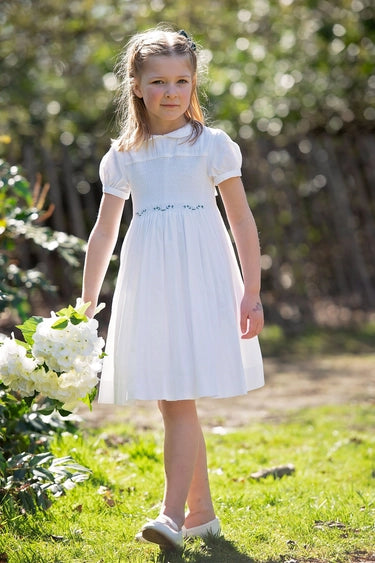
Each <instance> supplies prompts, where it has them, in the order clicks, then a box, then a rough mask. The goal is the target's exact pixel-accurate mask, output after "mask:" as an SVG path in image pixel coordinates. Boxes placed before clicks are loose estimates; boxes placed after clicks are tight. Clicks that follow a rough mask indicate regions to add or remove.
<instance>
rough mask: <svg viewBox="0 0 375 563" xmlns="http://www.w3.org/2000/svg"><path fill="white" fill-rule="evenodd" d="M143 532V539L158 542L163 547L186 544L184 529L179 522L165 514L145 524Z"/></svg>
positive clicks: (176, 546) (175, 546)
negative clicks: (178, 525)
mask: <svg viewBox="0 0 375 563" xmlns="http://www.w3.org/2000/svg"><path fill="white" fill-rule="evenodd" d="M141 534H142V538H143V540H145V541H146V542H150V543H156V544H158V545H160V547H161V548H162V549H176V548H181V547H182V546H183V544H184V538H183V535H182V531H181V530H179V529H178V527H177V524H176V523H175V522H173V520H172V518H169V516H166V515H165V514H161V515H160V516H158V517H157V518H156V519H155V520H151V521H150V522H147V524H145V525H144V526H143V528H142V532H141ZM137 535H138V534H137ZM136 537H137V536H136Z"/></svg>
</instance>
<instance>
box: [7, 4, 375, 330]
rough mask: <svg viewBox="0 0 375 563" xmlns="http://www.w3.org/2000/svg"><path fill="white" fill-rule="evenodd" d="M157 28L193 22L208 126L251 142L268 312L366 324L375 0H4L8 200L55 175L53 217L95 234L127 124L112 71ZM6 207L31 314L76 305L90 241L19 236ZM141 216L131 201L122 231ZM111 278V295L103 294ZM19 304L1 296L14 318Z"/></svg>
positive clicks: (373, 300)
mask: <svg viewBox="0 0 375 563" xmlns="http://www.w3.org/2000/svg"><path fill="white" fill-rule="evenodd" d="M160 22H166V23H170V24H172V25H173V26H175V28H176V29H180V28H184V29H185V30H187V31H188V32H189V33H190V34H192V36H193V38H194V41H196V42H197V43H199V44H200V45H201V46H202V49H203V50H202V60H203V61H204V63H205V64H206V65H208V72H207V73H205V76H203V77H202V103H203V104H204V106H205V107H206V109H207V114H208V116H209V119H208V123H209V124H210V125H213V126H218V127H221V128H223V129H225V130H226V131H227V132H228V133H229V134H230V135H231V136H232V137H233V138H234V139H235V140H236V141H237V142H238V143H239V144H240V145H241V149H242V152H243V157H244V164H243V176H244V181H245V186H246V189H247V192H248V198H249V203H250V205H251V207H252V210H253V212H254V215H255V218H256V221H257V224H258V227H259V231H260V238H261V244H262V255H263V256H262V268H263V300H264V305H265V309H266V317H267V321H268V322H269V323H271V324H275V325H279V326H283V327H286V329H287V330H289V331H291V332H293V331H294V332H296V331H298V330H300V328H301V326H306V325H316V326H327V325H328V326H335V325H339V326H349V325H351V324H353V323H354V324H355V323H357V324H358V323H364V322H367V321H371V319H373V318H374V311H375V283H374V282H375V164H374V156H373V155H374V154H375V139H374V131H375V68H374V62H375V8H374V4H373V2H372V0H337V1H335V2H328V1H325V0H222V1H219V0H200V1H199V2H186V0H151V1H150V2H144V1H143V0H139V1H134V2H131V1H127V0H95V1H93V0H72V1H71V2H69V3H66V4H62V3H61V2H60V1H59V0H33V1H32V0H2V2H1V4H0V34H1V36H0V158H2V159H4V160H5V161H7V162H9V163H10V165H13V169H12V172H9V168H8V169H7V170H8V172H7V173H5V172H4V174H2V183H1V184H0V185H1V189H2V191H3V193H4V191H5V187H4V186H6V187H7V190H8V191H7V194H8V195H7V197H8V199H9V197H11V195H10V193H11V188H12V182H13V185H14V183H17V182H21V180H20V178H19V175H22V176H25V177H26V178H27V179H28V181H29V182H30V185H31V188H32V187H33V185H34V183H35V181H36V180H37V178H38V173H40V174H41V179H40V180H39V181H40V182H41V185H42V186H43V185H44V184H46V183H49V184H50V190H49V192H48V194H47V199H46V203H45V205H44V208H45V209H46V208H48V205H50V204H53V206H54V211H53V213H52V214H50V216H48V215H49V214H48V213H47V214H46V215H45V216H44V224H45V225H46V226H48V227H49V228H51V229H52V230H54V231H59V232H64V233H67V234H69V235H74V236H75V237H78V238H79V239H84V240H86V239H87V237H88V234H89V232H90V229H91V228H92V226H93V223H94V221H95V217H96V212H97V208H98V203H99V200H100V196H101V186H100V183H99V178H98V165H99V161H100V158H101V157H102V155H103V154H104V152H106V150H107V149H108V147H109V145H110V139H111V137H112V138H113V137H115V136H116V134H117V132H118V131H117V127H116V121H115V115H114V109H115V103H114V100H115V96H116V90H117V87H118V84H117V80H116V76H115V75H114V73H113V69H114V65H115V63H116V60H117V58H118V55H119V53H120V52H121V50H122V48H123V46H124V45H125V43H126V42H127V40H128V39H129V38H130V36H131V35H132V34H133V33H135V32H137V31H140V30H144V29H147V28H149V27H153V26H155V25H156V24H158V23H160ZM15 167H16V168H15ZM5 177H6V179H5V180H4V178H5ZM12 178H13V180H12ZM9 180H12V182H11V184H10V185H9ZM0 193H1V192H0ZM17 197H18V196H17ZM16 199H17V198H16ZM35 201H36V200H35V198H34V205H35ZM4 202H5V200H4V198H3V199H1V198H0V223H1V221H2V225H3V226H2V227H1V224H0V232H1V234H0V245H1V247H2V252H3V262H2V265H0V267H1V269H2V278H3V280H4V279H5V278H7V279H8V285H10V286H11V285H12V284H13V286H14V287H15V288H16V287H19V286H20V285H21V283H22V280H21V281H20V279H18V281H17V279H16V278H15V276H14V275H13V278H12V277H11V276H10V277H9V272H10V273H11V272H12V271H13V273H14V271H15V269H17V268H20V267H22V268H23V270H24V271H25V272H30V271H34V272H35V271H38V272H40V273H41V275H44V276H45V277H46V279H47V282H46V283H45V284H44V289H42V290H40V289H37V287H36V286H37V284H34V286H33V287H31V288H30V292H29V293H28V297H27V299H28V300H29V301H30V299H31V302H32V303H34V304H33V311H32V312H34V313H35V312H37V311H36V310H35V309H38V308H43V304H44V303H46V302H47V303H48V304H49V305H50V304H51V303H52V304H53V303H54V302H57V301H60V302H64V303H65V304H66V302H67V301H69V302H73V301H74V300H75V297H77V296H79V294H80V283H81V273H82V263H83V253H82V249H81V250H79V249H76V251H77V252H76V258H77V259H76V260H75V261H72V260H71V261H70V262H66V260H65V261H64V257H61V253H60V254H59V253H56V252H52V251H51V248H52V247H51V244H50V245H49V246H50V247H48V244H43V243H42V244H40V241H39V244H38V241H35V236H34V237H33V236H29V237H26V236H25V233H23V234H22V232H18V233H17V236H15V235H14V232H13V236H12V237H11V238H12V244H9V236H10V234H9V227H8V225H7V220H6V216H7V215H6V209H5V207H6V206H5V203H4ZM29 204H30V202H29ZM14 205H16V204H15V203H14ZM17 205H19V197H18V204H17ZM30 205H31V204H30ZM51 210H52V208H51ZM39 211H40V210H39ZM8 215H9V214H8ZM38 216H39V219H41V218H43V217H41V214H40V213H39V215H38ZM130 218H131V205H127V206H126V209H125V221H124V228H123V232H122V234H124V232H125V230H126V226H127V224H128V223H129V220H130ZM33 220H34V219H33V218H32V217H31V216H29V222H30V221H31V222H32V221H33ZM8 223H9V221H8ZM7 229H8V231H7ZM7 237H8V240H7ZM61 240H62V239H61V237H60V239H59V238H58V237H57V238H56V240H55V246H56V245H57V246H58V245H59V244H60V243H61ZM74 240H75V242H74V243H73V242H72V246H74V244H75V243H76V242H77V241H76V239H74ZM35 242H37V244H35ZM52 246H53V245H52ZM4 256H5V257H6V258H4ZM12 268H13V270H12ZM9 269H10V270H9ZM114 272H115V270H113V271H112V270H111V273H110V275H109V276H108V278H107V281H106V283H105V286H104V288H103V298H104V299H107V300H108V301H110V298H111V291H112V288H113V281H114V275H115V274H114ZM12 280H13V281H12ZM17 284H18V286H17ZM48 285H49V286H52V285H53V286H55V288H56V291H55V293H54V295H53V296H51V295H49V294H47V292H46V290H47V289H50V288H48V287H47V286H48ZM33 300H34V301H33ZM13 304H14V302H13ZM9 305H11V304H9V303H6V300H3V315H4V314H6V311H9Z"/></svg>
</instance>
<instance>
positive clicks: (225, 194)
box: [219, 177, 264, 338]
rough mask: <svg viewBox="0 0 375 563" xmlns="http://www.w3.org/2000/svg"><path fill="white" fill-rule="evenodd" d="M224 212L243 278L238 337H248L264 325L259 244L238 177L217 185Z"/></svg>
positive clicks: (251, 215)
mask: <svg viewBox="0 0 375 563" xmlns="http://www.w3.org/2000/svg"><path fill="white" fill-rule="evenodd" d="M219 190H220V194H221V197H222V199H223V203H224V207H225V211H226V214H227V217H228V221H229V224H230V228H231V231H232V233H233V238H234V240H235V243H236V247H237V250H238V255H239V259H240V263H241V270H242V276H243V281H244V296H243V299H242V303H241V311H240V313H241V321H240V322H241V331H242V338H252V337H254V336H256V335H258V334H259V333H260V331H261V330H262V328H263V325H264V317H263V307H262V303H261V300H260V276H261V268H260V247H259V238H258V232H257V227H256V224H255V220H254V217H253V214H252V213H251V211H250V208H249V205H248V202H247V198H246V193H245V190H244V187H243V184H242V180H241V178H239V177H235V178H229V179H228V180H225V181H224V182H222V183H221V184H220V185H219Z"/></svg>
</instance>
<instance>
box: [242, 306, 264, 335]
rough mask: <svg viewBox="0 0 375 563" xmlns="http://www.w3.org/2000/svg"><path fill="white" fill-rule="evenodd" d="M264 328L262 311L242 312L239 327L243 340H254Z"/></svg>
mask: <svg viewBox="0 0 375 563" xmlns="http://www.w3.org/2000/svg"><path fill="white" fill-rule="evenodd" d="M263 326H264V318H263V311H262V310H261V309H260V310H256V311H254V310H253V311H251V313H248V312H247V311H246V310H244V311H242V313H241V319H240V327H241V332H242V336H241V338H243V339H248V338H254V336H258V334H259V333H260V332H261V331H262V329H263Z"/></svg>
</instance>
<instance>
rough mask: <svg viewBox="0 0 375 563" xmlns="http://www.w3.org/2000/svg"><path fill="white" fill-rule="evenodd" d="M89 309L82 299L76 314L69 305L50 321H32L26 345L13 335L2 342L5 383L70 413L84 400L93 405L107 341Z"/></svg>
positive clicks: (1, 376) (26, 329) (25, 331)
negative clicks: (37, 395)
mask: <svg viewBox="0 0 375 563" xmlns="http://www.w3.org/2000/svg"><path fill="white" fill-rule="evenodd" d="M88 306H89V304H85V303H83V302H82V301H81V300H77V304H76V308H75V309H74V308H73V307H71V306H69V307H68V308H66V309H62V310H61V311H59V312H58V313H57V314H55V313H53V312H52V313H51V317H49V318H44V319H41V318H40V317H31V318H30V319H28V321H26V322H25V323H24V324H23V325H22V326H20V327H19V328H20V329H21V331H22V334H23V336H24V338H25V341H26V342H25V343H24V345H23V343H19V342H18V341H16V340H15V339H14V336H13V335H12V338H5V340H3V341H2V342H0V380H1V381H2V382H3V384H4V385H5V386H7V387H9V388H10V389H12V390H13V391H16V392H18V393H19V394H20V395H21V396H22V397H28V396H33V395H35V394H36V393H41V394H42V395H44V396H46V397H48V398H49V399H52V400H53V401H56V403H57V405H56V408H61V405H63V407H62V408H63V409H64V410H68V411H71V410H73V409H74V408H75V407H76V406H77V404H78V402H79V401H80V400H83V399H84V400H85V401H86V402H88V404H89V405H91V401H92V400H93V397H94V395H93V391H94V390H95V386H96V384H97V383H98V377H97V373H98V372H99V371H100V370H101V366H102V357H103V352H102V349H103V347H104V340H103V338H101V337H99V336H98V322H97V321H96V320H95V319H88V318H87V317H86V316H85V311H86V309H87V307H88ZM101 308H102V306H99V307H98V308H97V310H96V311H95V313H97V312H98V311H99V310H100V309H101Z"/></svg>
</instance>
